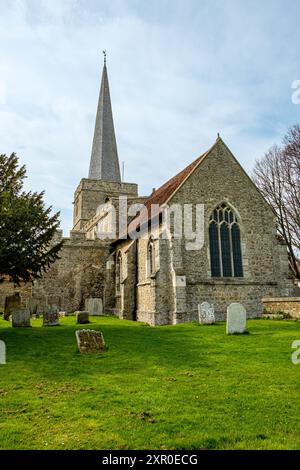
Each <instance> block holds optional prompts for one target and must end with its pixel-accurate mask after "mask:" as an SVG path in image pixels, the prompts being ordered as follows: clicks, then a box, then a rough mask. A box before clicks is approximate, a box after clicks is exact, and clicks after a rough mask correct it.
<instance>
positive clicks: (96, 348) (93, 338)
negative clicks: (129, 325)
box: [76, 330, 106, 354]
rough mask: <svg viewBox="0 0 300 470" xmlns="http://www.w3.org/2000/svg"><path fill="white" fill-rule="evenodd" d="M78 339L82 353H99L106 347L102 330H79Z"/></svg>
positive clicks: (77, 332)
mask: <svg viewBox="0 0 300 470" xmlns="http://www.w3.org/2000/svg"><path fill="white" fill-rule="evenodd" d="M76 340H77V345H78V349H79V352H80V353H81V354H99V353H102V352H104V351H105V349H106V348H105V341H104V338H103V334H102V333H101V331H95V330H77V331H76Z"/></svg>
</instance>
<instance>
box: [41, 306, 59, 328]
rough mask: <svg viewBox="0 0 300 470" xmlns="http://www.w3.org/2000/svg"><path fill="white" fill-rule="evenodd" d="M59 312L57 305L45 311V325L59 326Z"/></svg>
mask: <svg viewBox="0 0 300 470" xmlns="http://www.w3.org/2000/svg"><path fill="white" fill-rule="evenodd" d="M58 325H59V312H58V308H57V307H56V306H51V307H50V308H48V309H47V310H46V312H44V313H43V326H58Z"/></svg>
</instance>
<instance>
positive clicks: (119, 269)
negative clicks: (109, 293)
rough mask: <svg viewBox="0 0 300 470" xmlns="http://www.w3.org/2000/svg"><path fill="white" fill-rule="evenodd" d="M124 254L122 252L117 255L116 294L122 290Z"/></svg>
mask: <svg viewBox="0 0 300 470" xmlns="http://www.w3.org/2000/svg"><path fill="white" fill-rule="evenodd" d="M121 273H122V255H121V252H120V251H119V253H118V254H117V257H116V294H120V292H121Z"/></svg>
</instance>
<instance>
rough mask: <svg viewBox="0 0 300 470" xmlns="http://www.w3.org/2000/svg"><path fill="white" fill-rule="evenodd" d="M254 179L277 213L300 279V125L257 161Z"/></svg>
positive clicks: (282, 234)
mask: <svg viewBox="0 0 300 470" xmlns="http://www.w3.org/2000/svg"><path fill="white" fill-rule="evenodd" d="M253 179H254V182H255V183H256V185H257V186H258V188H259V189H260V191H261V192H262V194H263V196H264V197H265V198H266V200H267V201H268V203H269V204H270V205H271V207H272V208H273V210H274V212H275V213H276V216H277V225H278V233H279V235H280V236H281V238H282V239H283V240H284V241H285V243H286V244H287V248H288V254H289V260H290V266H291V269H292V271H293V274H294V276H295V277H296V278H297V279H300V269H299V263H298V261H299V260H298V256H297V255H298V254H299V252H300V125H298V124H297V125H295V126H293V127H291V128H290V129H289V130H288V132H287V134H286V135H285V137H284V139H283V142H282V145H281V146H280V147H279V146H278V145H274V146H273V147H271V148H270V150H269V151H268V152H267V153H265V155H264V156H263V157H262V158H261V159H260V160H258V161H257V162H256V164H255V167H254V175H253Z"/></svg>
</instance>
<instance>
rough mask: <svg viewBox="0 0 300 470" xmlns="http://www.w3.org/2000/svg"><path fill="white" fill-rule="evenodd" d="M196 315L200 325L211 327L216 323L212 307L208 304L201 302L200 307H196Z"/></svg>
mask: <svg viewBox="0 0 300 470" xmlns="http://www.w3.org/2000/svg"><path fill="white" fill-rule="evenodd" d="M198 314H199V323H201V324H202V325H212V324H213V323H214V322H215V321H216V319H215V311H214V306H213V304H209V303H208V302H203V303H202V304H201V305H198Z"/></svg>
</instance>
